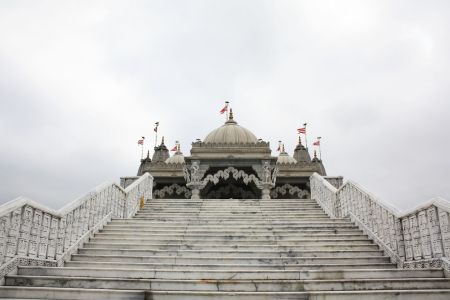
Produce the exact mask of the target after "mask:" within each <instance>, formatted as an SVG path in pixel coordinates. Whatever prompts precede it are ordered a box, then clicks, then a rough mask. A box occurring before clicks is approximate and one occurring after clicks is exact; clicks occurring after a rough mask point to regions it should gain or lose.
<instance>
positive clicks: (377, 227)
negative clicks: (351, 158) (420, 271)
mask: <svg viewBox="0 0 450 300" xmlns="http://www.w3.org/2000/svg"><path fill="white" fill-rule="evenodd" d="M333 193H334V195H333ZM311 195H312V198H314V199H316V200H317V202H318V203H319V205H321V207H322V208H324V210H325V212H327V213H328V214H329V215H330V216H331V217H333V216H335V217H349V218H351V220H352V221H353V222H355V223H356V224H357V225H358V226H359V227H360V228H361V229H362V230H363V231H364V232H365V233H366V234H367V235H368V236H369V237H370V238H372V239H373V240H374V241H375V242H376V243H377V244H378V245H379V246H380V247H381V248H382V249H383V250H384V251H385V253H386V254H387V255H389V256H390V258H391V260H392V262H395V263H397V264H398V265H399V267H403V268H429V267H437V268H441V267H442V268H444V269H446V270H447V271H450V263H449V260H448V258H449V257H450V202H449V201H447V200H444V199H442V198H434V199H432V200H430V201H428V202H426V203H424V204H422V205H420V206H418V207H416V208H414V209H412V210H410V211H407V212H403V213H400V212H399V211H398V210H397V209H396V208H395V207H393V206H391V205H389V204H386V203H385V202H382V201H381V200H379V199H378V198H377V197H375V196H373V195H372V194H370V193H369V192H367V191H366V190H364V189H363V188H362V187H361V186H359V185H358V184H356V183H354V182H351V181H348V182H346V183H345V184H344V185H343V186H342V187H341V188H339V189H335V188H334V187H330V184H329V183H328V182H327V181H326V180H325V179H324V178H323V177H322V176H320V175H318V174H317V173H315V174H314V175H312V176H311ZM333 201H334V203H333ZM333 208H334V209H335V210H334V211H333V210H332V209H333ZM330 211H331V212H332V213H330Z"/></svg>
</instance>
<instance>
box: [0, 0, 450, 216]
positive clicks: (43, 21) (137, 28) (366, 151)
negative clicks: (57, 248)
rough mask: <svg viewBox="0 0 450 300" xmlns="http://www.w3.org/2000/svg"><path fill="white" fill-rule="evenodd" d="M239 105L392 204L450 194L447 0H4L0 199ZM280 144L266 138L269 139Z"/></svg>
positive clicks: (74, 183) (119, 167) (247, 115)
mask: <svg viewBox="0 0 450 300" xmlns="http://www.w3.org/2000/svg"><path fill="white" fill-rule="evenodd" d="M225 100H229V101H231V104H232V107H233V108H234V111H235V115H236V119H237V121H238V122H239V123H240V124H241V125H243V126H244V127H246V128H248V129H250V130H252V131H253V132H254V133H255V134H256V135H257V136H258V137H260V138H262V139H264V140H268V141H270V142H271V145H272V149H273V150H275V148H276V144H277V141H278V140H283V141H284V142H285V144H286V149H287V150H288V152H289V153H291V154H292V151H293V147H294V146H295V143H296V140H297V134H296V128H297V127H298V126H299V125H300V124H302V123H303V122H308V123H309V124H310V126H309V129H310V134H309V136H310V140H312V139H313V138H314V137H316V136H319V135H320V136H322V137H323V139H322V145H323V148H322V151H323V160H324V163H325V166H326V168H327V171H328V173H329V174H330V175H343V176H344V177H345V178H347V179H352V180H354V181H356V182H359V183H360V184H362V185H363V186H365V187H366V188H367V189H368V190H369V191H371V192H372V193H373V194H375V195H378V196H379V197H380V198H382V199H383V200H385V201H388V202H390V203H393V204H394V205H396V206H398V207H399V208H401V209H406V208H410V207H412V206H414V205H417V204H418V203H420V202H423V201H425V200H428V199H429V198H431V197H434V196H442V197H444V198H447V199H450V159H449V157H448V155H449V153H450V134H449V131H450V129H449V128H450V117H449V113H450V1H446V0H442V1H412V0H407V1H406V0H405V1H392V0H389V1H382V0H374V1H361V0H354V1H343V0H340V1H316V0H314V1H296V0H293V1H283V0H276V1H263V0H258V1H251V0H247V1H242V0H238V1H232V0H226V1H216V0H204V1H167V0H164V1H7V0H3V1H1V2H0V104H1V107H0V143H1V144H0V182H1V185H0V203H4V202H7V201H9V200H11V199H13V198H15V197H17V196H19V195H24V196H28V197H30V198H32V199H34V200H36V201H39V202H42V203H44V204H47V205H49V206H51V207H54V208H59V207H61V206H63V205H64V204H66V203H67V202H69V201H71V200H73V199H74V198H76V197H77V196H80V195H82V194H84V193H85V192H86V191H87V190H89V189H90V188H92V187H94V186H96V185H98V184H100V183H102V182H104V181H106V180H111V181H118V180H119V177H120V176H126V175H135V174H136V171H137V168H138V164H139V159H140V149H139V147H138V146H137V144H136V141H137V139H138V138H139V137H140V136H142V135H143V136H146V137H147V141H148V144H147V146H150V147H152V146H153V143H154V135H153V131H152V130H153V124H154V122H156V121H159V122H160V123H161V125H160V131H161V134H164V135H165V136H166V141H167V142H166V143H167V144H169V146H171V145H172V144H174V141H175V140H180V141H181V143H182V150H183V151H184V153H185V154H188V153H189V150H190V143H191V142H192V141H194V140H195V139H196V138H204V137H205V136H206V134H207V133H208V132H209V131H211V130H212V129H214V128H216V127H218V126H220V125H221V124H222V123H223V121H224V117H223V116H222V115H220V114H219V113H218V110H220V108H221V107H222V106H223V102H224V101H225ZM274 153H275V151H274Z"/></svg>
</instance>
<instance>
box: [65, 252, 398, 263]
mask: <svg viewBox="0 0 450 300" xmlns="http://www.w3.org/2000/svg"><path fill="white" fill-rule="evenodd" d="M72 261H84V262H87V261H93V262H123V263H126V262H132V263H151V264H164V265H225V264H226V265H229V264H232V265H238V264H241V265H283V264H284V265H294V264H295V265H303V264H347V263H350V262H351V263H354V264H366V263H389V262H390V259H389V257H386V256H360V257H257V258H254V257H225V256H222V257H206V256H204V257H194V256H192V257H178V256H138V255H134V256H127V255H90V254H74V255H72Z"/></svg>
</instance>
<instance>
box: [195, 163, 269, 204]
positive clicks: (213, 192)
mask: <svg viewBox="0 0 450 300" xmlns="http://www.w3.org/2000/svg"><path fill="white" fill-rule="evenodd" d="M208 173H209V174H208V175H207V176H206V177H205V181H206V182H207V184H206V186H205V187H204V188H203V189H202V190H201V191H200V196H201V198H202V199H230V198H233V199H260V198H261V190H260V189H259V188H258V187H257V186H256V183H257V182H258V180H259V179H258V178H257V177H256V175H255V174H252V173H253V170H251V169H250V168H248V169H241V170H238V169H235V168H233V167H229V168H227V169H225V170H220V169H219V170H217V169H216V170H214V169H211V170H209V172H208ZM249 173H250V174H249Z"/></svg>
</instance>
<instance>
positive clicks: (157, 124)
mask: <svg viewBox="0 0 450 300" xmlns="http://www.w3.org/2000/svg"><path fill="white" fill-rule="evenodd" d="M158 126H159V122H156V123H155V129H153V131H154V132H158Z"/></svg>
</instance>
